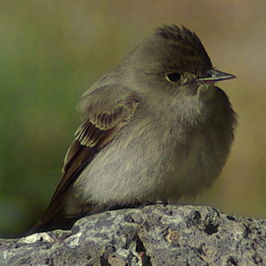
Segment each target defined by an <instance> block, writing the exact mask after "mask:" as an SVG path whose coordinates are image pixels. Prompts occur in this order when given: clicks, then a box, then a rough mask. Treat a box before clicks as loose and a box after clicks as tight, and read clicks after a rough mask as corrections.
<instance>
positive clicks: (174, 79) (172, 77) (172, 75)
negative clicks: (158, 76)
mask: <svg viewBox="0 0 266 266" xmlns="http://www.w3.org/2000/svg"><path fill="white" fill-rule="evenodd" d="M165 77H166V79H167V80H168V81H171V82H177V81H179V80H180V78H181V75H180V74H179V73H178V72H173V73H170V74H167V75H166V76H165Z"/></svg>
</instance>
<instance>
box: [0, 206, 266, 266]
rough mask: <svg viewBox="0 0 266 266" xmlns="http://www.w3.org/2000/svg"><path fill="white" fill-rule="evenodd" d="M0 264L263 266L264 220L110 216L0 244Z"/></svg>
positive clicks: (165, 209)
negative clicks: (67, 229) (64, 229)
mask: <svg viewBox="0 0 266 266" xmlns="http://www.w3.org/2000/svg"><path fill="white" fill-rule="evenodd" d="M0 265H115V266H120V265H266V221H265V220H259V219H250V218H239V217H234V216H228V215H226V214H222V213H220V212H219V211H218V210H216V209H214V208H211V207H206V206H181V207H180V206H179V207H178V206H173V205H167V206H163V205H153V206H146V207H143V208H138V209H122V210H116V211H109V212H105V213H101V214H97V215H93V216H89V217H85V218H82V219H80V220H79V221H77V222H76V224H75V225H74V226H73V228H72V230H71V231H62V230H56V231H53V232H48V233H37V234H33V235H30V236H27V237H23V238H20V239H2V240H0Z"/></svg>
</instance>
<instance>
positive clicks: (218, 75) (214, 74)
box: [199, 69, 236, 82]
mask: <svg viewBox="0 0 266 266" xmlns="http://www.w3.org/2000/svg"><path fill="white" fill-rule="evenodd" d="M235 78H236V76H235V75H233V74H229V73H225V72H222V71H219V70H216V69H211V70H209V71H208V72H207V73H206V75H204V76H203V77H200V78H199V80H201V81H211V82H216V81H220V80H227V79H235Z"/></svg>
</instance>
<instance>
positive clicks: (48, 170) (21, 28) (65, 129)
mask: <svg viewBox="0 0 266 266" xmlns="http://www.w3.org/2000/svg"><path fill="white" fill-rule="evenodd" d="M265 11H266V5H265V4H264V2H263V1H250V3H249V1H242V0H233V1H230V3H228V2H227V1H224V2H222V1H212V0H202V1H193V0H189V1H187V0H186V1H185V0H181V1H174V0H171V1H169V0H167V1H164V2H162V1H159V0H155V1H152V4H151V1H148V0H144V1H141V2H140V1H128V0H116V1H96V0H95V1H82V0H81V1H70V0H65V1H59V0H53V1H52V0H47V1H39V0H31V1H30V0H25V1H18V0H17V1H1V2H0V38H1V39H0V82H1V97H0V103H1V104H0V130H1V134H0V216H1V219H0V236H2V237H8V236H16V235H18V234H20V233H22V232H25V231H26V230H27V229H28V228H29V227H30V226H31V225H32V224H33V223H34V222H35V221H36V220H37V219H38V218H39V216H40V215H41V213H42V212H43V211H44V209H45V207H46V205H47V204H48V201H49V199H50V197H51V194H52V192H53V190H54V189H55V186H56V184H57V183H58V181H59V179H60V177H61V173H60V169H61V167H62V162H63V158H64V153H65V151H66V149H67V147H68V145H69V144H70V143H71V141H72V135H73V132H74V131H75V128H76V127H77V126H78V124H79V122H80V120H79V116H78V114H77V112H76V111H75V109H74V108H75V105H76V103H77V102H78V100H79V97H80V95H81V93H82V92H83V91H85V90H86V89H87V88H88V87H89V86H90V84H92V83H93V82H94V81H96V80H97V79H98V78H99V77H100V76H101V75H103V74H104V73H105V72H107V71H108V70H109V69H111V68H112V67H113V66H114V65H115V64H117V63H119V61H120V60H121V58H122V56H123V55H125V54H126V53H127V52H128V51H129V49H130V48H132V47H133V46H134V45H135V44H136V43H137V42H138V41H139V40H141V39H143V37H145V36H147V35H148V34H150V32H151V31H152V30H153V29H154V28H155V27H157V26H160V25H162V24H165V23H175V24H178V25H180V24H183V25H185V26H187V27H189V28H191V29H192V30H194V31H195V32H197V34H198V35H199V36H200V38H201V39H202V41H203V42H204V44H205V46H206V49H207V51H208V53H209V55H210V57H211V58H212V61H213V63H214V65H215V66H217V67H218V68H219V69H221V70H222V71H226V72H231V73H234V74H235V75H237V76H238V79H237V80H233V81H228V82H224V83H221V84H220V86H221V87H222V88H224V89H225V90H226V92H227V94H228V95H229V97H230V99H231V101H232V103H233V105H234V107H235V109H236V111H237V112H238V114H239V117H240V119H239V127H238V130H237V136H236V142H235V145H234V147H233V150H232V153H231V156H230V158H229V160H228V163H227V165H226V167H225V169H224V171H223V174H222V176H221V177H220V179H219V180H218V181H217V182H216V184H215V185H214V187H213V188H212V189H211V190H210V191H208V192H205V193H204V194H203V195H201V197H199V199H198V200H197V201H196V203H207V204H210V205H213V206H216V207H219V208H221V209H222V210H223V211H225V212H231V213H235V214H238V215H246V216H256V217H262V218H266V206H265V203H266V196H265V195H266V178H265V175H266V164H265V162H266V160H265V159H266V155H265V154H266V153H265V150H266V147H265V146H266V143H265V130H266V122H265V121H266V120H265V113H266V112H265V111H266V105H265V99H266V98H265V97H266V90H265V87H266V79H265V64H266V55H265V41H266V35H265V28H266V20H265Z"/></svg>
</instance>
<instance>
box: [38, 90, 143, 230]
mask: <svg viewBox="0 0 266 266" xmlns="http://www.w3.org/2000/svg"><path fill="white" fill-rule="evenodd" d="M139 103H140V99H139V97H138V96H137V95H136V94H135V93H134V92H133V91H131V90H129V89H128V88H126V87H121V86H117V87H109V86H104V87H100V88H98V89H97V90H95V91H94V92H92V93H90V94H86V97H85V99H83V101H82V110H83V113H84V114H85V117H86V119H85V120H84V122H83V123H82V124H81V125H80V127H79V128H78V129H77V131H76V132H75V140H74V142H73V143H72V144H71V146H70V147H69V149H68V151H67V154H66V156H65V161H64V167H63V172H64V176H63V178H62V180H61V181H60V183H59V184H58V186H57V188H56V190H55V192H54V194H53V196H52V199H51V202H50V204H49V206H48V208H47V210H46V212H45V213H44V215H43V217H42V219H41V220H40V221H39V223H37V224H36V226H35V227H34V228H33V231H38V230H39V229H40V228H41V229H42V228H47V227H50V225H51V224H53V223H55V222H54V221H55V220H56V219H57V214H58V213H60V212H62V210H61V209H62V205H63V203H62V200H63V199H64V196H65V192H66V191H67V190H68V189H69V187H70V186H71V185H72V184H73V183H74V182H75V180H76V179H77V178H78V176H79V175H80V173H81V172H82V170H83V169H84V168H85V167H86V166H87V165H88V164H89V163H90V161H91V160H93V158H94V156H95V155H96V154H97V153H98V152H99V151H100V150H101V149H102V148H103V147H105V146H106V145H107V144H108V143H110V142H111V141H112V140H113V139H114V138H115V137H116V135H117V133H118V132H119V131H120V130H121V129H122V128H123V127H124V126H125V125H126V124H127V123H128V121H130V119H131V118H132V117H133V116H134V114H135V113H136V111H137V109H138V107H139Z"/></svg>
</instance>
